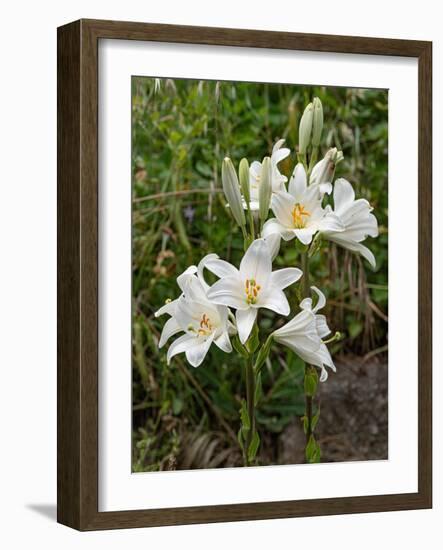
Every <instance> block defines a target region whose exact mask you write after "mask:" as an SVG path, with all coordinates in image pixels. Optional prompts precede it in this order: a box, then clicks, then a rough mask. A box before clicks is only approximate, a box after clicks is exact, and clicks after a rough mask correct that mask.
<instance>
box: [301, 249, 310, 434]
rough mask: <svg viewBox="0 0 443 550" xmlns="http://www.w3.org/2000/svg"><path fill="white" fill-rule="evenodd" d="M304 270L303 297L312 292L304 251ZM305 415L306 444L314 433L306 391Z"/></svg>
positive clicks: (306, 253) (306, 365)
mask: <svg viewBox="0 0 443 550" xmlns="http://www.w3.org/2000/svg"><path fill="white" fill-rule="evenodd" d="M302 270H303V297H304V298H307V297H309V296H310V294H311V289H310V286H309V284H310V283H309V253H308V252H303V254H302ZM310 369H311V366H310V365H308V363H305V376H308V375H309V371H310ZM305 416H306V419H307V427H306V445H307V444H308V442H309V439H310V437H311V435H312V396H311V395H308V394H306V393H305Z"/></svg>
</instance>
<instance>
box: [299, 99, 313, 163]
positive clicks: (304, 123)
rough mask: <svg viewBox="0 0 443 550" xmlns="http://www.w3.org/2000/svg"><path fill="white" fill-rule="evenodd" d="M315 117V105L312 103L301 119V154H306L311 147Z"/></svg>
mask: <svg viewBox="0 0 443 550" xmlns="http://www.w3.org/2000/svg"><path fill="white" fill-rule="evenodd" d="M313 118H314V106H313V104H312V103H309V105H308V106H307V107H306V109H305V112H304V113H303V116H302V117H301V120H300V126H299V130H298V142H299V144H298V152H299V153H300V154H301V155H305V154H306V150H307V148H308V147H309V142H310V141H311V133H312V122H313Z"/></svg>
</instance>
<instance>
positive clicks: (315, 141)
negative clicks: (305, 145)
mask: <svg viewBox="0 0 443 550" xmlns="http://www.w3.org/2000/svg"><path fill="white" fill-rule="evenodd" d="M313 106H314V115H313V126H312V145H313V146H314V147H318V146H319V145H320V140H321V133H322V131H323V105H322V104H321V101H320V100H319V98H318V97H314V101H313Z"/></svg>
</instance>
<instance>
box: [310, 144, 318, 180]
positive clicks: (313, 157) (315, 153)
mask: <svg viewBox="0 0 443 550" xmlns="http://www.w3.org/2000/svg"><path fill="white" fill-rule="evenodd" d="M317 157H318V147H314V148H313V150H312V153H311V158H310V159H309V168H308V176H310V175H311V172H312V169H313V168H314V165H315V163H316V162H317Z"/></svg>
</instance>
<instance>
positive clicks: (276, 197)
mask: <svg viewBox="0 0 443 550" xmlns="http://www.w3.org/2000/svg"><path fill="white" fill-rule="evenodd" d="M293 207H294V197H293V196H292V195H290V194H289V193H287V192H286V191H280V193H274V194H273V195H272V199H271V208H272V211H273V212H274V214H275V216H276V218H277V220H278V221H279V222H280V223H281V224H282V225H283V226H284V227H293V219H292V209H293Z"/></svg>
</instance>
